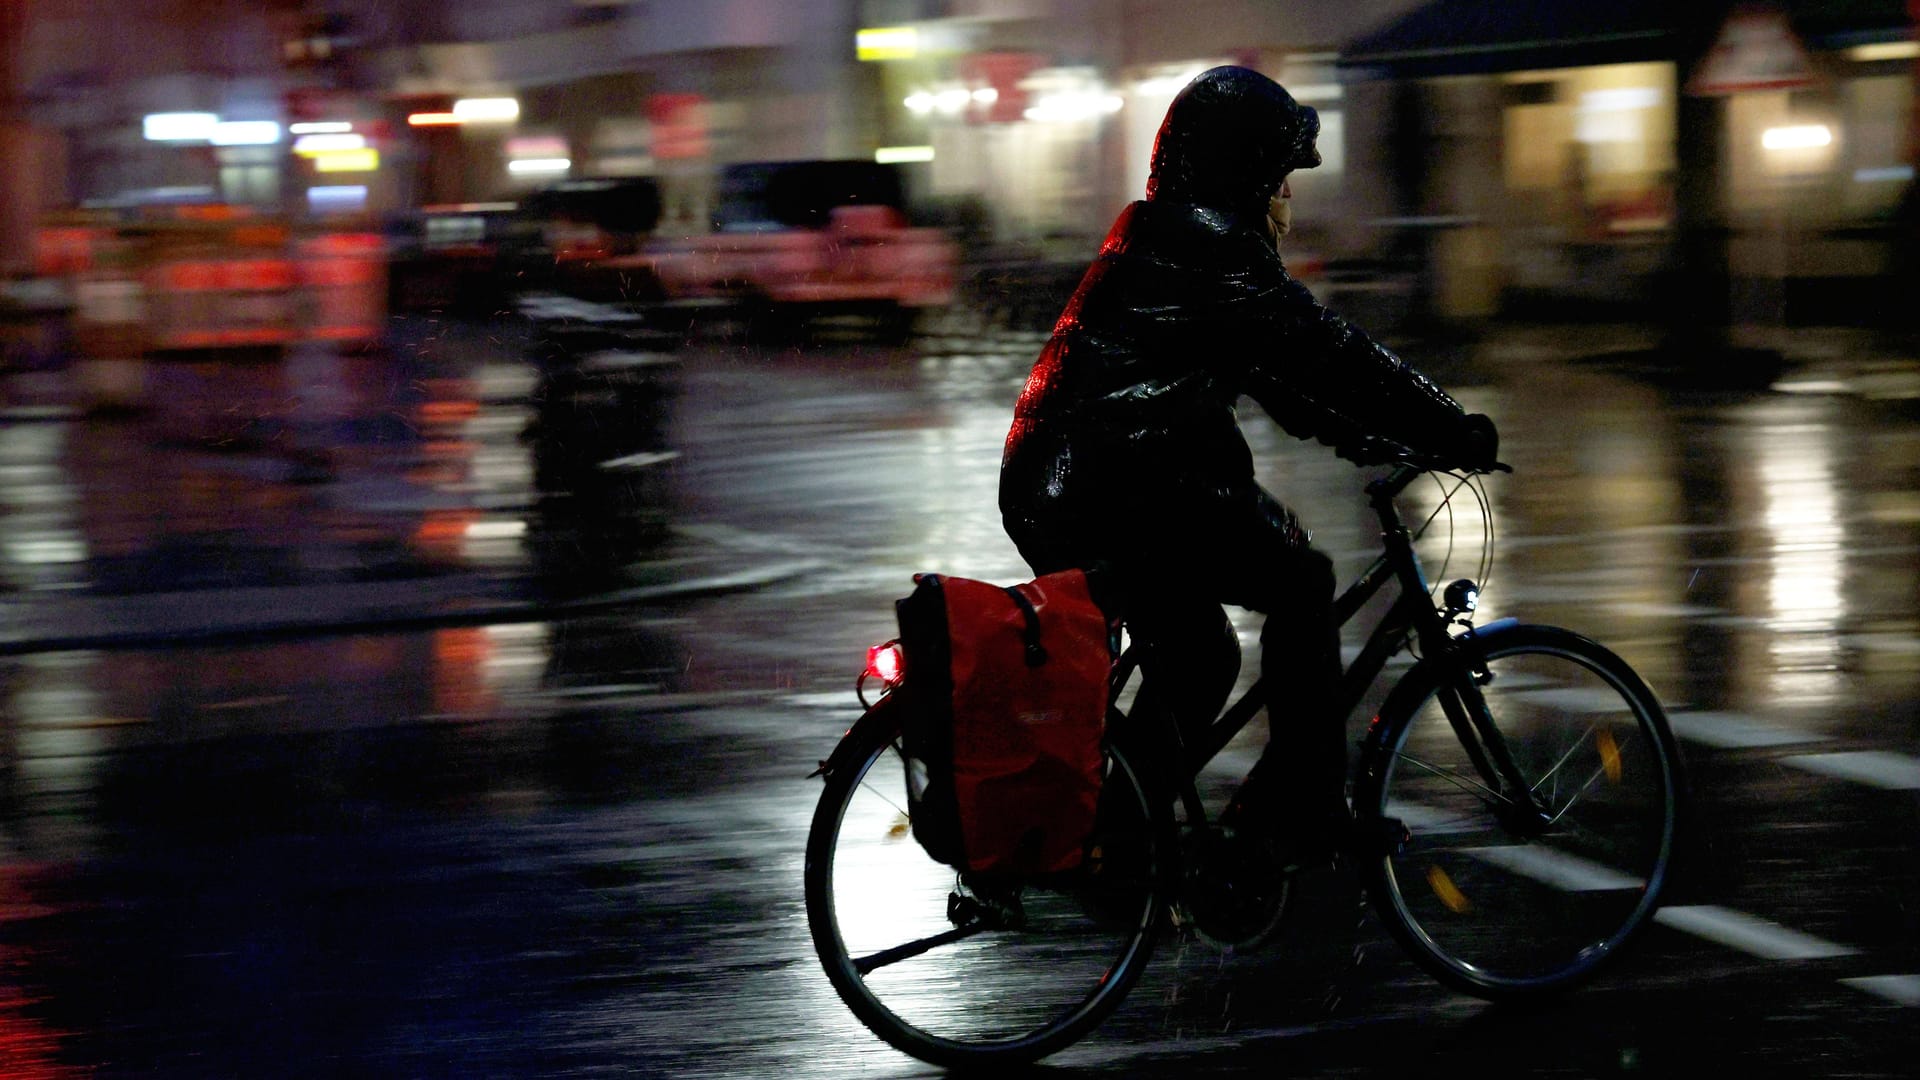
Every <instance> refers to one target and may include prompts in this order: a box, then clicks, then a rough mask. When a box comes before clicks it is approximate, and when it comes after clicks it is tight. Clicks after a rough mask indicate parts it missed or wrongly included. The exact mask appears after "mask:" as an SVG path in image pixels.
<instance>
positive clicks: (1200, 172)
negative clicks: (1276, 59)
mask: <svg viewBox="0 0 1920 1080" xmlns="http://www.w3.org/2000/svg"><path fill="white" fill-rule="evenodd" d="M1319 134H1320V114H1318V113H1316V112H1314V111H1313V109H1311V108H1309V107H1308V106H1305V105H1302V104H1300V103H1299V102H1297V101H1295V100H1293V95H1291V94H1289V93H1287V92H1286V91H1285V90H1284V89H1282V88H1281V86H1280V84H1279V83H1277V82H1274V81H1273V80H1272V79H1269V78H1267V77H1266V76H1265V75H1262V74H1260V73H1259V72H1257V71H1254V70H1252V69H1250V68H1243V67H1217V68H1210V69H1208V70H1206V71H1203V72H1201V73H1200V74H1199V75H1197V76H1195V77H1194V80H1193V81H1192V82H1190V83H1188V84H1187V86H1186V88H1185V89H1183V90H1181V91H1180V94H1179V96H1178V97H1176V98H1174V99H1173V104H1172V105H1169V106H1168V107H1167V118H1166V119H1165V120H1163V121H1161V122H1160V134H1159V135H1157V136H1155V137H1154V140H1153V171H1152V172H1151V174H1149V176H1148V177H1147V198H1149V199H1170V200H1179V201H1182V202H1191V203H1196V204H1198V205H1201V206H1212V207H1215V208H1217V209H1222V210H1229V211H1235V212H1241V213H1255V212H1258V213H1265V211H1266V204H1267V200H1269V199H1271V198H1272V197H1273V193H1274V192H1275V191H1276V190H1278V189H1279V187H1280V181H1281V180H1283V179H1285V178H1286V175H1287V174H1288V173H1290V172H1292V171H1293V170H1295V169H1311V168H1313V167H1314V166H1316V165H1318V164H1320V151H1319V150H1317V149H1315V148H1314V145H1313V143H1314V139H1316V138H1317V137H1318V136H1319Z"/></svg>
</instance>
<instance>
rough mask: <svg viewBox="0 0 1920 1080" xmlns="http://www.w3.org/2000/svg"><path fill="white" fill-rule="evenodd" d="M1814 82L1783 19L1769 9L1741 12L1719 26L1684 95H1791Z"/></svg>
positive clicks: (1810, 67)
mask: <svg viewBox="0 0 1920 1080" xmlns="http://www.w3.org/2000/svg"><path fill="white" fill-rule="evenodd" d="M1812 82H1813V64H1812V63H1811V62H1810V61H1809V60H1808V59H1807V50H1806V48H1805V46H1803V45H1801V43H1800V39H1799V38H1798V37H1796V36H1795V35H1794V32H1793V28H1792V27H1791V26H1788V25H1787V17H1786V15H1784V14H1783V13H1781V12H1779V11H1776V10H1772V9H1768V8H1739V9H1736V10H1735V11H1734V12H1733V14H1731V15H1729V16H1727V21H1726V22H1725V23H1723V24H1721V26H1720V36H1719V37H1718V38H1717V39H1715V41H1714V43H1713V48H1712V49H1710V50H1708V52H1707V55H1706V58H1705V59H1704V60H1702V61H1701V62H1700V67H1699V70H1697V71H1695V72H1694V74H1693V77H1692V78H1691V79H1689V80H1687V93H1689V94H1697V95H1701V96H1716V95H1723V94H1738V93H1741V92H1743V91H1747V90H1790V89H1793V88H1794V87H1799V86H1807V85H1809V84H1811V83H1812Z"/></svg>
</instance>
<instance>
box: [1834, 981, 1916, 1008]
mask: <svg viewBox="0 0 1920 1080" xmlns="http://www.w3.org/2000/svg"><path fill="white" fill-rule="evenodd" d="M1840 981H1841V982H1843V983H1846V984H1847V985H1848V986H1851V987H1853V988H1854V989H1856V990H1865V991H1866V992H1867V993H1869V994H1872V995H1874V996H1875V997H1882V998H1885V999H1887V1000H1888V1001H1891V1002H1893V1003H1894V1004H1895V1005H1905V1006H1906V1007H1907V1008H1909V1009H1913V1008H1920V975H1868V976H1865V977H1863V978H1858V979H1841V980H1840Z"/></svg>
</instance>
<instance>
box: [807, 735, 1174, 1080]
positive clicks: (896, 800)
mask: <svg viewBox="0 0 1920 1080" xmlns="http://www.w3.org/2000/svg"><path fill="white" fill-rule="evenodd" d="M886 720H887V717H886V716H885V715H884V713H870V714H869V715H868V717H867V718H866V719H864V720H862V722H861V723H860V724H859V725H856V726H855V727H854V730H853V731H852V732H850V733H849V734H848V736H847V739H848V740H849V741H848V743H847V744H846V745H844V746H843V747H842V748H841V751H840V752H839V753H837V754H836V760H835V764H834V766H833V767H832V768H831V770H830V771H829V772H828V774H827V778H826V779H827V785H826V790H825V791H824V792H822V793H821V796H820V803H819V806H818V808H817V809H816V810H815V812H814V818H813V826H812V830H811V832H810V833H809V835H808V837H807V861H806V901H807V921H808V924H809V926H810V928H811V930H812V932H813V941H814V948H815V950H816V951H817V952H818V953H819V955H820V960H821V963H822V965H823V966H824V967H825V969H826V973H827V978H828V980H829V981H831V982H832V984H833V987H834V989H835V990H836V991H838V992H839V994H840V997H841V999H842V1000H843V1001H845V1002H846V1004H847V1006H848V1008H850V1009H851V1010H852V1011H853V1013H854V1015H855V1016H857V1017H859V1019H860V1021H861V1022H862V1023H864V1024H865V1025H866V1026H867V1027H868V1028H869V1029H871V1030H872V1031H873V1032H874V1033H875V1034H876V1035H879V1036H880V1037H881V1038H882V1039H884V1040H886V1041H887V1042H888V1043H890V1044H891V1045H892V1046H894V1047H895V1048H896V1049H898V1050H901V1051H904V1052H905V1053H908V1054H911V1055H913V1056H914V1057H917V1058H919V1059H921V1060H923V1061H928V1062H931V1063H934V1064H937V1065H944V1066H948V1067H971V1066H978V1065H982V1064H988V1063H1003V1062H1004V1063H1017V1062H1024V1061H1031V1060H1034V1059H1037V1058H1040V1057H1043V1056H1045V1055H1047V1054H1050V1053H1053V1052H1054V1051H1057V1050H1059V1049H1061V1048H1063V1047H1065V1046H1067V1045H1069V1044H1071V1043H1072V1042H1073V1041H1074V1040H1076V1039H1078V1038H1080V1037H1081V1036H1083V1035H1085V1034H1086V1033H1087V1032H1089V1031H1091V1030H1092V1029H1093V1028H1094V1027H1095V1026H1096V1025H1097V1024H1098V1023H1099V1022H1100V1021H1101V1020H1102V1019H1104V1018H1105V1017H1106V1016H1107V1014H1108V1013H1110V1012H1111V1011H1112V1010H1113V1009H1114V1007H1116V1006H1117V1005H1119V1003H1120V1002H1121V1000H1122V999H1123V998H1125V997H1126V994H1127V992H1128V991H1129V990H1131V989H1132V988H1133V985H1134V983H1135V982H1136V981H1138V979H1139V977H1140V973H1141V971H1142V970H1144V969H1145V967H1146V964H1147V960H1148V958H1149V956H1150V955H1151V954H1152V951H1153V944H1154V938H1155V936H1156V934H1157V933H1158V931H1159V929H1160V927H1161V923H1162V919H1163V916H1164V911H1165V907H1166V903H1167V893H1168V890H1169V882H1170V880H1171V878H1172V875H1171V873H1170V868H1171V865H1172V861H1173V854H1172V851H1171V843H1172V841H1171V836H1170V831H1169V830H1168V828H1167V826H1166V822H1165V816H1166V815H1165V814H1164V812H1157V811H1156V810H1155V809H1154V804H1153V802H1152V801H1151V800H1149V799H1148V798H1147V795H1146V793H1145V791H1144V789H1143V787H1142V784H1141V781H1140V779H1139V775H1138V773H1136V771H1135V770H1134V769H1133V768H1132V766H1130V765H1129V764H1128V762H1127V760H1126V758H1125V757H1124V756H1123V755H1122V754H1121V753H1120V752H1118V751H1114V750H1111V749H1110V750H1109V751H1108V756H1107V772H1106V778H1105V782H1104V787H1103V791H1102V795H1101V809H1100V824H1099V831H1098V834H1097V835H1096V837H1095V843H1094V846H1093V855H1092V856H1091V857H1090V858H1089V859H1088V861H1087V863H1086V865H1085V866H1084V867H1082V868H1081V869H1079V870H1075V871H1071V872H1068V873H1064V874H1059V875H1049V876H1047V877H1046V878H1044V879H1042V878H1031V879H1025V880H1016V881H997V882H991V883H986V882H971V881H963V880H962V878H961V876H960V875H957V874H956V873H955V871H954V870H953V869H952V868H951V867H948V866H945V865H942V864H940V863H937V862H935V861H933V859H931V858H930V857H928V855H927V853H926V852H925V851H924V850H923V849H922V848H921V847H920V845H919V844H918V843H916V842H915V841H914V840H913V838H912V836H911V831H910V821H909V819H908V817H907V813H906V809H905V807H906V799H905V789H906V785H905V782H904V776H905V773H904V761H903V760H902V758H901V757H900V752H899V749H898V745H897V737H898V731H897V728H895V727H894V726H893V725H891V724H889V723H887V722H886Z"/></svg>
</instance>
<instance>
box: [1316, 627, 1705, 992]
mask: <svg viewBox="0 0 1920 1080" xmlns="http://www.w3.org/2000/svg"><path fill="white" fill-rule="evenodd" d="M1459 646H1460V647H1459V649H1458V650H1456V651H1455V652H1454V653H1453V654H1451V655H1450V656H1449V657H1448V658H1447V659H1446V660H1444V661H1436V660H1433V659H1429V660H1426V661H1423V662H1421V663H1420V664H1417V665H1415V667H1414V668H1413V669H1412V670H1411V671H1409V672H1408V673H1407V674H1406V675H1405V676H1404V677H1403V678H1402V680H1401V681H1400V683H1399V684H1398V685H1396V686H1395V688H1394V690H1393V691H1392V692H1391V693H1390V694H1389V696H1388V698H1387V701H1386V703H1385V704H1384V705H1383V706H1382V708H1381V710H1380V714H1379V718H1378V719H1377V720H1376V721H1375V723H1374V727H1373V729H1372V731H1371V732H1370V733H1369V736H1368V739H1367V740H1366V743H1365V746H1364V749H1363V756H1362V767H1361V771H1360V774H1359V781H1358V783H1357V784H1356V787H1355V798H1354V806H1355V813H1356V815H1357V817H1358V818H1359V819H1360V823H1361V828H1362V830H1363V832H1362V835H1366V834H1367V832H1366V830H1367V829H1369V828H1372V829H1375V830H1376V831H1377V830H1378V825H1377V824H1371V825H1370V819H1371V821H1372V822H1374V823H1377V822H1378V821H1379V819H1382V818H1392V819H1397V820H1399V821H1400V822H1401V823H1402V824H1404V825H1405V826H1406V828H1407V831H1408V834H1409V835H1410V839H1409V840H1408V841H1407V842H1406V843H1405V844H1403V845H1399V846H1398V849H1397V850H1394V851H1392V852H1390V853H1386V854H1378V853H1370V854H1369V855H1368V856H1367V857H1364V858H1363V859H1362V860H1361V862H1360V867H1361V869H1362V873H1363V876H1364V878H1365V880H1366V883H1367V886H1368V895H1369V896H1370V898H1371V900H1372V903H1373V907H1374V909H1375V910H1376V911H1377V912H1378V913H1379V915H1380V917H1381V919H1382V921H1383V922H1384V923H1385V924H1386V926H1387V929H1388V930H1389V932H1391V933H1392V934H1393V936H1394V937H1395V938H1396V939H1397V940H1398V941H1399V943H1400V944H1401V945H1402V946H1403V947H1405V948H1406V950H1407V952H1408V954H1409V955H1410V956H1411V957H1412V958H1413V960H1414V961H1415V962H1416V963H1418V964H1419V965H1420V966H1421V967H1422V968H1424V969H1425V970H1426V971H1427V972H1428V973H1430V974H1432V975H1433V976H1434V977H1435V978H1437V979H1439V980H1440V981H1441V982H1442V983H1445V984H1447V985H1449V986H1452V987H1454V988H1456V989H1460V990H1464V991H1466V992H1468V993H1471V994H1474V995H1477V996H1480V997H1484V998H1489V999H1495V1000H1498V999H1507V998H1515V997H1523V996H1529V995H1538V994H1547V993H1552V992H1556V991H1560V990H1565V989H1568V988H1571V987H1574V986H1578V985H1580V984H1581V983H1584V982H1586V981H1587V980H1589V979H1591V978H1593V977H1594V976H1595V975H1596V974H1597V973H1598V972H1599V971H1601V970H1602V969H1603V968H1605V967H1606V966H1607V965H1609V964H1610V963H1612V962H1613V961H1614V960H1615V959H1616V958H1617V957H1618V956H1619V955H1620V953H1621V951H1622V949H1623V948H1624V947H1625V946H1626V945H1627V944H1628V943H1629V942H1631V941H1632V940H1633V939H1634V938H1635V937H1636V936H1637V935H1638V934H1639V933H1640V932H1641V931H1642V930H1644V929H1645V928H1646V926H1647V924H1648V923H1649V922H1651V921H1652V916H1653V913H1654V911H1655V910H1656V909H1657V908H1658V906H1659V903H1660V900H1661V897H1662V895H1663V894H1664V892H1665V891H1666V889H1667V888H1668V886H1669V884H1670V883H1671V880H1672V877H1673V869H1674V857H1675V853H1676V852H1677V851H1678V850H1679V843H1680V834H1681V831H1682V823H1683V819H1684V817H1685V808H1686V802H1687V783H1686V773H1685V766H1684V763H1683V761H1682V759H1681V755H1680V751H1679V746H1678V744H1677V743H1676V742H1675V740H1674V737H1673V732H1672V730H1671V729H1670V728H1669V726H1668V724H1667V719H1666V713H1665V711H1664V710H1663V709H1662V708H1661V706H1660V702H1659V700H1658V699H1657V698H1656V697H1655V696H1654V694H1653V692H1652V691H1651V690H1650V689H1649V688H1648V687H1647V685H1646V683H1645V682H1644V681H1642V680H1641V679H1640V677H1639V676H1638V675H1637V674H1635V673H1634V671H1633V669H1632V668H1631V667H1629V666H1628V665H1627V663H1626V662H1625V661H1623V660H1621V659H1620V658H1619V657H1618V656H1617V655H1615V654H1614V653H1612V652H1611V651H1609V650H1607V649H1606V648H1605V647H1603V646H1601V645H1600V644H1598V643H1596V642H1594V641H1592V640H1591V639H1588V638H1586V637H1583V636H1581V635H1579V634H1576V633H1573V632H1571V631H1567V630H1562V629H1559V628H1555V627H1546V626H1512V627H1508V628H1503V629H1495V630H1492V631H1490V632H1487V633H1481V634H1475V635H1472V636H1470V637H1468V638H1465V639H1462V640H1461V641H1460V642H1459ZM1476 669H1479V670H1484V671H1485V672H1487V673H1490V675H1491V681H1489V682H1487V683H1486V684H1485V685H1484V686H1478V691H1479V693H1480V695H1481V696H1482V697H1483V699H1484V700H1485V702H1486V705H1487V714H1488V715H1489V716H1490V717H1491V718H1492V720H1493V721H1494V723H1495V725H1496V727H1498V728H1499V730H1500V731H1501V732H1502V735H1503V737H1504V738H1505V740H1506V744H1507V748H1508V749H1509V750H1510V751H1511V752H1512V754H1513V757H1514V759H1515V762H1516V764H1517V765H1518V766H1519V767H1520V769H1521V771H1523V772H1524V773H1526V775H1527V776H1528V777H1529V779H1530V780H1532V781H1533V784H1532V786H1533V787H1534V788H1535V790H1536V792H1537V794H1538V795H1539V797H1540V798H1541V800H1542V803H1543V805H1544V806H1546V808H1547V810H1548V812H1549V814H1550V815H1551V824H1550V825H1548V824H1543V820H1544V819H1543V818H1536V819H1533V820H1532V821H1528V820H1525V818H1526V815H1524V814H1520V815H1515V814H1512V813H1497V812H1496V811H1500V810H1502V809H1503V804H1502V802H1501V801H1500V800H1498V799H1496V798H1494V797H1492V796H1491V795H1490V794H1489V793H1488V792H1486V791H1485V790H1483V789H1481V788H1480V786H1479V779H1478V774H1477V773H1475V771H1474V770H1473V767H1472V764H1471V762H1470V761H1469V760H1468V759H1467V757H1468V756H1467V753H1466V751H1465V750H1464V748H1463V742H1462V740H1461V739H1460V738H1459V736H1458V735H1456V734H1455V732H1454V730H1453V728H1452V726H1451V724H1450V723H1449V722H1448V721H1447V719H1446V718H1445V716H1444V709H1443V707H1442V703H1441V700H1440V698H1441V695H1442V694H1443V693H1445V692H1446V688H1447V687H1449V686H1457V685H1459V681H1460V680H1462V679H1467V678H1471V677H1472V676H1471V675H1470V674H1469V673H1470V672H1473V671H1475V670H1476ZM1475 682H1476V684H1477V683H1478V680H1477V679H1476V680H1475ZM1511 805H1512V804H1511V803H1508V804H1505V809H1511Z"/></svg>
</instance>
